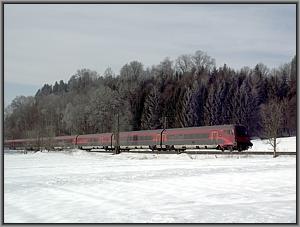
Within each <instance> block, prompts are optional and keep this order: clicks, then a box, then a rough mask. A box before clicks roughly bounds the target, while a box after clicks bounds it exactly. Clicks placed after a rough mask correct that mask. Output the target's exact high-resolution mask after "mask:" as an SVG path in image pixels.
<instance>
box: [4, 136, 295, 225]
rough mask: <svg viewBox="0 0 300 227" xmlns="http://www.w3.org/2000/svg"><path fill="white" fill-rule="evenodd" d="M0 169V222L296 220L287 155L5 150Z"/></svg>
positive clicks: (291, 160)
mask: <svg viewBox="0 0 300 227" xmlns="http://www.w3.org/2000/svg"><path fill="white" fill-rule="evenodd" d="M257 142H259V141H257ZM293 143H294V144H293ZM295 143H296V142H295V140H293V138H290V142H288V144H289V146H291V147H294V148H295V149H296V144H295ZM254 146H257V147H259V148H261V147H260V145H259V144H258V145H257V143H256V142H255V144H254ZM4 165H5V166H4V222H5V223H18V222H22V223H35V222H38V223H45V222H46V223H66V222H67V223H103V222H105V223H116V222H121V223H127V222H130V223H144V222H150V223H161V222H163V223H166V222H174V223H272V222H275V223H295V222H296V157H295V156H280V157H278V158H272V156H271V155H270V156H262V155H260V156H251V155H248V156H242V155H241V156H240V155H235V156H234V155H228V156H222V155H187V154H180V155H176V154H170V155H166V154H165V155H163V154H159V155H157V154H129V153H121V154H120V155H111V154H101V153H88V152H84V151H79V150H73V151H63V152H37V153H30V152H29V153H27V154H18V153H13V152H11V153H10V152H6V153H5V155H4Z"/></svg>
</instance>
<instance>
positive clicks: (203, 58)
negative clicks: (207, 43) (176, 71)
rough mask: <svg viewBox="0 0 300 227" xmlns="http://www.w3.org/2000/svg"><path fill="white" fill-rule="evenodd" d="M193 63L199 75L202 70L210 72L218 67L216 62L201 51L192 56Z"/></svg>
mask: <svg viewBox="0 0 300 227" xmlns="http://www.w3.org/2000/svg"><path fill="white" fill-rule="evenodd" d="M192 61H193V64H194V65H195V68H196V72H197V73H199V72H200V71H201V70H202V69H205V70H207V71H210V70H211V69H212V68H213V67H214V66H215V65H216V60H215V59H214V58H212V57H210V56H208V55H207V53H205V52H203V51H201V50H198V51H196V52H195V54H194V55H193V56H192Z"/></svg>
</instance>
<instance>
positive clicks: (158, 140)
mask: <svg viewBox="0 0 300 227" xmlns="http://www.w3.org/2000/svg"><path fill="white" fill-rule="evenodd" d="M160 137H161V134H160V133H159V134H156V139H155V142H156V145H161V144H160ZM165 141H167V135H166V134H162V142H165Z"/></svg>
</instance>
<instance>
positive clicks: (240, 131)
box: [235, 126, 248, 136]
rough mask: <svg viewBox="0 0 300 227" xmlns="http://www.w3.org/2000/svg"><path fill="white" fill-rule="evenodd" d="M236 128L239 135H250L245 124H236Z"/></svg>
mask: <svg viewBox="0 0 300 227" xmlns="http://www.w3.org/2000/svg"><path fill="white" fill-rule="evenodd" d="M235 130H236V135H237V136H248V132H247V130H246V128H245V127H243V126H236V127H235Z"/></svg>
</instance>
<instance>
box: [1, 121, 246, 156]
mask: <svg viewBox="0 0 300 227" xmlns="http://www.w3.org/2000/svg"><path fill="white" fill-rule="evenodd" d="M41 141H44V144H47V145H48V147H49V146H50V144H51V147H52V148H55V147H60V148H64V147H78V148H80V149H94V148H101V149H105V150H113V149H115V146H117V144H116V139H115V135H114V134H113V133H102V134H90V135H75V136H58V137H53V138H41V139H40V140H39V143H37V140H36V139H18V140H6V141H4V146H5V147H10V148H26V149H34V148H37V147H38V146H39V147H41ZM45 141H47V143H46V142H45ZM119 146H120V149H121V150H130V149H141V148H147V149H152V150H166V151H167V150H179V151H182V150H186V149H219V150H222V151H224V150H238V151H242V150H247V149H248V148H249V147H251V146H252V143H251V141H250V137H249V135H248V133H247V130H246V128H245V127H244V126H241V125H218V126H205V127H191V128H174V129H157V130H144V131H131V132H120V133H119Z"/></svg>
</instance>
